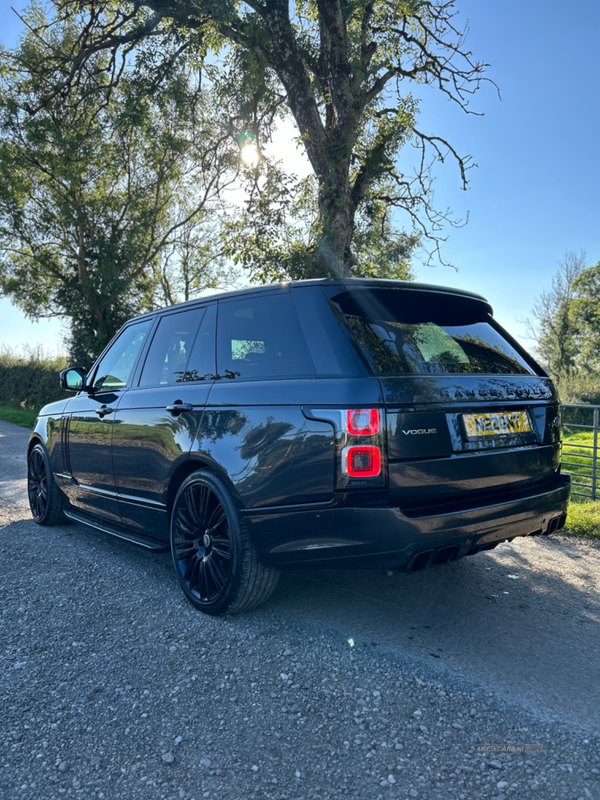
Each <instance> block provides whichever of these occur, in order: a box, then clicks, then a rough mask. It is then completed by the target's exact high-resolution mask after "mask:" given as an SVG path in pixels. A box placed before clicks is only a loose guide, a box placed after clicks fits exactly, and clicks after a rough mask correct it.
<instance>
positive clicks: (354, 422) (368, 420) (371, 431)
mask: <svg viewBox="0 0 600 800" xmlns="http://www.w3.org/2000/svg"><path fill="white" fill-rule="evenodd" d="M346 428H347V430H348V433H351V434H352V435H353V436H375V434H376V433H379V410H378V409H377V408H349V409H348V410H347V412H346Z"/></svg>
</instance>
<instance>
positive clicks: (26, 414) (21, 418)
mask: <svg viewBox="0 0 600 800" xmlns="http://www.w3.org/2000/svg"><path fill="white" fill-rule="evenodd" d="M36 418H37V411H32V410H31V409H29V408H15V406H11V405H8V403H0V419H4V420H6V422H12V423H13V424H14V425H20V426H21V427H22V428H33V426H34V425H35V420H36Z"/></svg>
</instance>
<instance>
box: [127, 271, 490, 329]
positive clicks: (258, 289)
mask: <svg viewBox="0 0 600 800" xmlns="http://www.w3.org/2000/svg"><path fill="white" fill-rule="evenodd" d="M336 285H337V286H339V287H340V288H341V289H342V290H344V291H348V290H351V289H355V288H365V289H368V288H378V289H405V290H408V291H420V292H432V293H435V294H451V295H455V296H456V297H467V298H470V299H473V300H479V301H480V302H482V303H485V304H486V305H487V306H488V307H489V308H490V310H491V307H490V306H489V303H488V301H487V300H486V298H485V297H483V296H482V295H480V294H475V292H469V291H467V290H466V289H455V288H452V287H450V286H437V285H434V284H431V283H415V282H414V281H398V280H392V279H389V278H316V279H313V280H303V281H282V282H281V283H273V284H264V285H261V286H250V287H248V288H245V289H236V290H234V291H230V292H219V293H217V294H210V295H206V296H205V297H196V298H195V299H194V300H188V301H186V302H184V303H175V304H174V305H172V306H165V307H164V308H158V309H156V310H154V311H148V312H147V313H145V314H140V315H139V316H137V317H134V318H132V320H130V322H131V321H133V319H135V320H141V319H145V318H147V317H152V316H154V315H155V314H160V313H162V312H165V311H169V312H170V311H173V310H178V311H179V310H183V309H186V308H191V307H193V306H195V305H198V304H199V303H206V302H207V301H213V300H223V299H230V298H233V297H246V296H248V295H253V294H263V293H265V292H266V293H273V294H275V293H276V292H278V291H281V290H282V289H285V290H286V291H287V290H289V288H290V287H294V288H301V287H305V286H336Z"/></svg>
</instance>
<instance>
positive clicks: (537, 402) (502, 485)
mask: <svg viewBox="0 0 600 800" xmlns="http://www.w3.org/2000/svg"><path fill="white" fill-rule="evenodd" d="M380 381H381V385H382V391H383V396H384V400H385V403H386V409H387V414H386V416H387V440H388V469H389V490H390V502H392V503H398V504H399V505H400V506H401V507H406V508H410V507H411V506H418V505H422V504H423V503H426V504H429V505H433V506H435V504H436V503H448V502H449V501H455V500H460V501H465V500H467V499H468V497H469V496H472V497H473V498H475V497H476V496H483V495H489V494H492V495H493V494H498V493H501V492H502V491H506V490H510V489H514V488H516V487H519V486H523V485H526V484H528V483H531V484H534V483H538V482H543V481H544V480H545V479H547V478H549V477H551V476H552V475H553V474H554V473H555V472H556V471H557V469H558V468H559V464H560V425H559V416H558V415H559V406H558V399H557V397H556V393H555V390H554V387H553V385H552V383H551V381H549V380H548V379H545V378H541V377H537V376H504V375H503V376H498V377H492V376H466V375H460V376H449V375H439V376H416V375H410V376H409V375H404V376H394V377H386V378H381V379H380Z"/></svg>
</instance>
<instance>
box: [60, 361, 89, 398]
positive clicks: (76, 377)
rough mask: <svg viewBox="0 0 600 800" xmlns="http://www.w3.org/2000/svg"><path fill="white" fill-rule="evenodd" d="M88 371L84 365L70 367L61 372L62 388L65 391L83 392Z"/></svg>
mask: <svg viewBox="0 0 600 800" xmlns="http://www.w3.org/2000/svg"><path fill="white" fill-rule="evenodd" d="M86 375H87V371H86V370H85V369H84V368H83V367H69V369H63V371H62V372H61V373H60V388H61V389H62V390H63V391H64V392H81V391H82V390H83V389H84V388H85V376H86Z"/></svg>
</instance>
